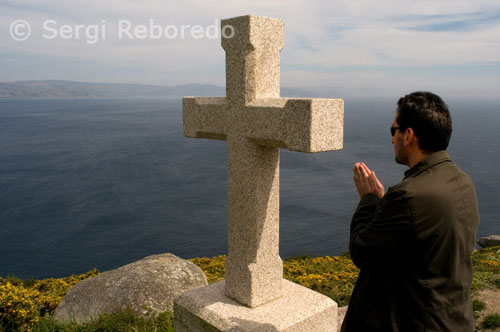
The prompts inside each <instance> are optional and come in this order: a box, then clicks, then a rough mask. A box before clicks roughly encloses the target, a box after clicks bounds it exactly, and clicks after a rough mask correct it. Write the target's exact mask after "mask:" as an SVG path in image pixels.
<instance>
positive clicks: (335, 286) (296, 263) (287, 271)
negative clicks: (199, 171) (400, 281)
mask: <svg viewBox="0 0 500 332" xmlns="http://www.w3.org/2000/svg"><path fill="white" fill-rule="evenodd" d="M190 261H191V262H193V263H195V264H196V265H198V266H199V267H200V268H201V269H202V270H203V272H205V274H206V275H207V280H208V283H210V284H211V283H214V282H217V281H221V280H224V276H225V274H224V264H225V262H226V256H225V255H223V256H217V257H212V258H207V257H204V258H193V259H191V260H190ZM358 273H359V270H358V268H357V267H355V266H354V264H353V263H352V260H351V259H350V258H349V256H348V255H342V256H339V257H337V256H335V257H330V256H324V257H315V258H311V257H309V256H301V257H295V258H289V259H285V260H284V261H283V277H284V278H285V279H287V280H290V281H293V282H295V283H297V284H299V285H302V286H304V287H307V288H310V289H312V290H315V291H317V292H319V293H321V294H324V295H326V296H328V297H330V298H332V299H333V300H334V301H336V302H337V303H338V304H339V305H341V306H343V305H347V303H348V302H349V298H350V297H351V293H352V290H353V288H354V284H355V283H356V280H357V278H358Z"/></svg>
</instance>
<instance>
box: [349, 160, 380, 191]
mask: <svg viewBox="0 0 500 332" xmlns="http://www.w3.org/2000/svg"><path fill="white" fill-rule="evenodd" d="M353 171H354V176H353V180H354V183H355V184H356V189H357V190H358V193H359V197H363V196H364V195H366V194H374V195H375V196H377V197H378V198H380V199H381V198H382V197H384V194H385V190H384V186H383V185H382V183H380V181H379V180H378V178H377V177H376V176H375V172H374V171H371V170H370V169H369V168H368V166H366V165H365V163H355V164H354V169H353Z"/></svg>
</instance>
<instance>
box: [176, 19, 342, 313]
mask: <svg viewBox="0 0 500 332" xmlns="http://www.w3.org/2000/svg"><path fill="white" fill-rule="evenodd" d="M221 26H222V32H223V37H222V47H223V48H224V50H225V52H226V97H184V98H183V125H184V136H186V137H195V138H210V139H219V140H226V141H227V190H228V191H227V196H228V257H227V260H226V279H225V294H226V296H228V297H230V298H233V299H235V300H237V301H238V302H240V303H242V304H245V305H247V306H249V307H252V308H253V307H256V306H259V305H261V304H264V303H266V302H269V301H272V300H274V299H276V298H278V297H280V296H281V294H282V280H283V263H282V260H281V258H280V256H279V149H280V148H284V149H289V150H292V151H298V152H320V151H330V150H337V149H341V148H342V142H343V118H344V102H343V100H342V99H299V98H280V96H279V94H280V58H279V57H280V52H281V49H282V48H283V45H284V24H283V21H282V20H279V19H272V18H266V17H260V16H251V15H249V16H241V17H236V18H231V19H227V20H222V22H221ZM224 35H226V37H225V36H224Z"/></svg>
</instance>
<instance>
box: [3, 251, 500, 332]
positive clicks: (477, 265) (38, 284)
mask: <svg viewBox="0 0 500 332" xmlns="http://www.w3.org/2000/svg"><path fill="white" fill-rule="evenodd" d="M191 261H192V262H193V263H195V264H196V265H198V266H199V267H200V268H201V269H202V270H203V271H204V272H205V274H206V275H207V279H208V282H209V283H210V284H211V283H214V282H217V281H221V280H223V279H224V277H225V273H224V264H225V261H226V256H224V255H223V256H217V257H212V258H207V257H203V258H193V259H191ZM472 261H473V265H474V278H473V282H472V283H473V290H474V291H476V292H477V291H478V290H480V289H483V288H485V287H494V288H497V287H500V247H491V248H486V249H482V250H479V251H477V252H475V253H474V254H473V256H472ZM358 273H359V270H358V269H357V268H356V267H355V266H354V264H353V263H352V260H351V259H350V257H349V255H348V254H344V255H341V256H334V257H330V256H324V257H308V256H301V257H295V258H289V259H285V260H284V261H283V276H284V278H286V279H288V280H290V281H293V282H295V283H298V284H300V285H302V286H305V287H308V288H310V289H313V290H315V291H317V292H320V293H322V294H324V295H326V296H328V297H330V298H332V299H333V300H334V301H336V302H337V303H338V304H339V306H344V305H347V304H348V302H349V299H350V297H351V294H352V291H353V288H354V284H355V283H356V280H357V278H358ZM97 274H99V272H98V271H97V270H95V269H94V270H92V271H89V272H88V273H86V274H82V275H74V276H71V277H68V278H59V279H54V278H51V279H44V280H34V279H28V280H20V279H18V278H15V277H9V278H5V279H2V278H0V332H11V331H20V332H122V331H123V332H125V331H134V332H142V331H144V332H149V331H155V332H173V326H172V322H173V316H172V313H169V312H165V313H162V314H160V315H154V316H152V317H148V318H140V317H136V316H135V315H134V314H133V312H132V311H131V310H123V311H121V312H117V313H113V314H107V315H102V316H101V317H99V319H97V320H95V321H92V322H90V323H87V324H83V325H78V324H74V323H68V324H63V323H58V322H56V321H55V320H54V319H53V318H52V313H53V312H54V310H55V308H56V307H57V305H58V304H59V302H60V301H61V299H62V297H63V296H64V294H65V293H66V292H67V291H68V290H69V289H70V288H71V287H72V286H73V285H75V284H77V283H78V282H80V281H82V280H84V279H87V278H89V277H92V276H95V275H97ZM473 305H474V310H476V312H477V311H480V310H481V308H484V303H482V302H481V301H474V303H473ZM490 316H491V317H489V316H488V317H489V318H488V317H487V320H485V322H486V323H485V324H487V325H488V326H493V325H495V324H496V322H497V321H500V316H498V315H496V316H495V315H490Z"/></svg>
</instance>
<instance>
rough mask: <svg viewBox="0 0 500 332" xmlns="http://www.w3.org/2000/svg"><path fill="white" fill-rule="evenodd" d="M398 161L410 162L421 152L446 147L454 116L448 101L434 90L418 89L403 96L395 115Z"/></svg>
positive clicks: (395, 148) (427, 152)
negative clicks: (447, 104)
mask: <svg viewBox="0 0 500 332" xmlns="http://www.w3.org/2000/svg"><path fill="white" fill-rule="evenodd" d="M393 127H395V128H397V129H393V130H394V134H395V135H394V137H393V140H392V142H393V144H394V150H395V153H396V161H397V162H398V163H401V164H405V165H409V166H410V167H412V166H413V165H412V164H414V163H412V161H413V160H415V159H421V158H419V157H420V156H425V155H428V154H431V153H432V152H436V151H440V150H446V148H447V147H448V143H449V142H450V137H451V116H450V112H449V111H448V107H447V106H446V104H445V103H444V101H443V100H442V99H441V98H440V97H439V96H437V95H435V94H433V93H430V92H414V93H411V94H409V95H406V96H405V97H403V98H401V99H399V101H398V108H397V112H396V116H395V118H394V123H393Z"/></svg>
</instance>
